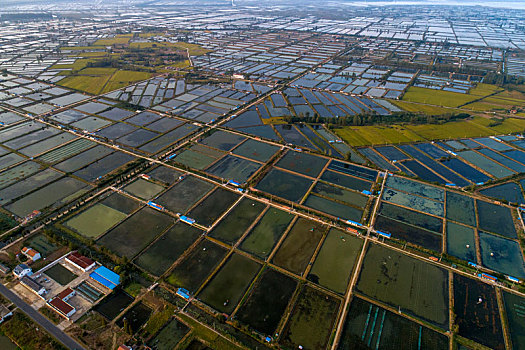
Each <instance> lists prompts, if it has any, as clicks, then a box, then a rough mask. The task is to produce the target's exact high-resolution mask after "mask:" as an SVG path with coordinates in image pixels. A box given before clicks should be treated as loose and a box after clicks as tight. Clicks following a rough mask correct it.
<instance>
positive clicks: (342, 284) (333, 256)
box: [307, 228, 363, 294]
mask: <svg viewBox="0 0 525 350" xmlns="http://www.w3.org/2000/svg"><path fill="white" fill-rule="evenodd" d="M362 246H363V240H362V239H360V238H357V237H355V236H351V235H348V234H346V233H345V232H343V231H340V230H337V229H335V228H332V229H331V230H330V231H329V232H328V235H327V236H326V238H325V240H324V242H323V245H322V246H321V249H320V250H319V253H318V254H317V258H316V259H315V261H314V263H313V266H312V269H311V270H310V271H309V272H308V276H307V279H308V280H310V281H312V282H314V283H317V284H320V285H322V286H323V287H326V288H328V289H331V290H333V291H334V292H336V293H339V294H344V293H345V291H346V289H347V287H348V283H349V281H350V276H351V274H352V271H353V270H354V266H355V262H356V260H357V257H358V255H359V253H360V252H361V247H362Z"/></svg>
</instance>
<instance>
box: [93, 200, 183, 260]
mask: <svg viewBox="0 0 525 350" xmlns="http://www.w3.org/2000/svg"><path fill="white" fill-rule="evenodd" d="M173 222H174V219H173V218H172V217H170V216H168V215H166V214H163V213H161V212H159V211H157V210H154V209H152V208H149V207H145V208H143V209H141V210H139V211H138V212H136V213H135V214H133V215H132V216H130V217H129V218H128V219H126V220H125V221H123V222H122V223H121V224H120V225H118V226H116V227H115V228H113V229H112V230H111V231H109V232H108V233H106V234H105V235H104V236H102V238H100V239H99V240H98V243H99V244H102V245H104V246H106V247H107V248H109V249H110V250H112V251H114V252H116V253H117V254H119V255H120V256H126V257H128V258H132V257H134V256H135V255H136V254H137V253H139V252H140V251H141V250H142V249H144V248H145V247H146V246H147V245H148V244H149V243H151V242H152V241H153V240H154V239H155V237H156V236H158V235H159V234H160V233H161V232H163V231H164V230H166V229H167V228H168V227H170V226H171V225H172V224H173Z"/></svg>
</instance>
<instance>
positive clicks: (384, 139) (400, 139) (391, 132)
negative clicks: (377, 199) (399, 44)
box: [334, 117, 525, 147]
mask: <svg viewBox="0 0 525 350" xmlns="http://www.w3.org/2000/svg"><path fill="white" fill-rule="evenodd" d="M490 123H491V120H490V119H487V118H483V117H474V118H472V119H470V120H461V121H454V122H448V123H444V124H418V125H410V124H407V125H390V126H344V127H341V128H338V129H335V130H334V131H335V133H336V134H337V135H338V136H339V137H341V138H342V139H343V140H344V141H345V142H346V143H348V144H349V145H351V146H357V147H359V146H368V145H379V144H395V143H406V142H416V141H423V140H441V139H454V138H462V137H479V136H490V135H500V134H507V133H513V132H521V131H523V129H525V120H523V119H518V118H506V119H504V120H503V121H502V122H501V124H498V125H494V126H489V125H490Z"/></svg>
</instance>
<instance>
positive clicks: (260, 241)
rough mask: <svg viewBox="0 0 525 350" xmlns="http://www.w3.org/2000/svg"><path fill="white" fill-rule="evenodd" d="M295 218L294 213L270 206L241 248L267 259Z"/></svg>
mask: <svg viewBox="0 0 525 350" xmlns="http://www.w3.org/2000/svg"><path fill="white" fill-rule="evenodd" d="M293 218H294V217H293V215H292V214H290V213H288V212H285V211H283V210H279V209H276V208H273V207H270V208H269V209H268V210H267V211H266V212H265V213H264V215H263V216H262V218H261V219H260V220H259V222H258V223H257V225H256V226H255V227H254V228H253V229H252V230H251V231H250V233H248V235H247V236H246V238H245V239H244V240H243V241H242V243H241V245H240V248H241V249H242V250H244V251H246V252H249V253H252V254H254V255H256V256H258V257H260V258H262V259H265V258H266V257H268V256H269V255H270V253H271V252H272V250H273V247H274V246H275V244H276V243H277V241H278V240H279V239H280V238H281V236H282V235H283V233H284V232H285V230H286V228H287V227H288V225H290V223H291V222H292V219H293Z"/></svg>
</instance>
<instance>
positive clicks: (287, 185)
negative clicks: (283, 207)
mask: <svg viewBox="0 0 525 350" xmlns="http://www.w3.org/2000/svg"><path fill="white" fill-rule="evenodd" d="M312 184H313V181H312V180H310V179H308V178H306V177H303V176H299V175H294V174H291V173H289V172H285V171H282V170H278V169H275V168H274V169H272V170H270V172H268V174H267V175H266V176H265V177H264V178H263V179H262V180H261V181H260V182H259V183H258V184H257V186H256V188H257V189H258V190H261V191H263V192H267V193H270V194H272V195H274V196H278V197H281V198H284V199H287V200H289V201H292V202H299V201H300V200H301V199H302V198H303V197H304V195H305V194H306V192H307V191H308V189H309V188H310V187H311V186H312Z"/></svg>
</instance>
